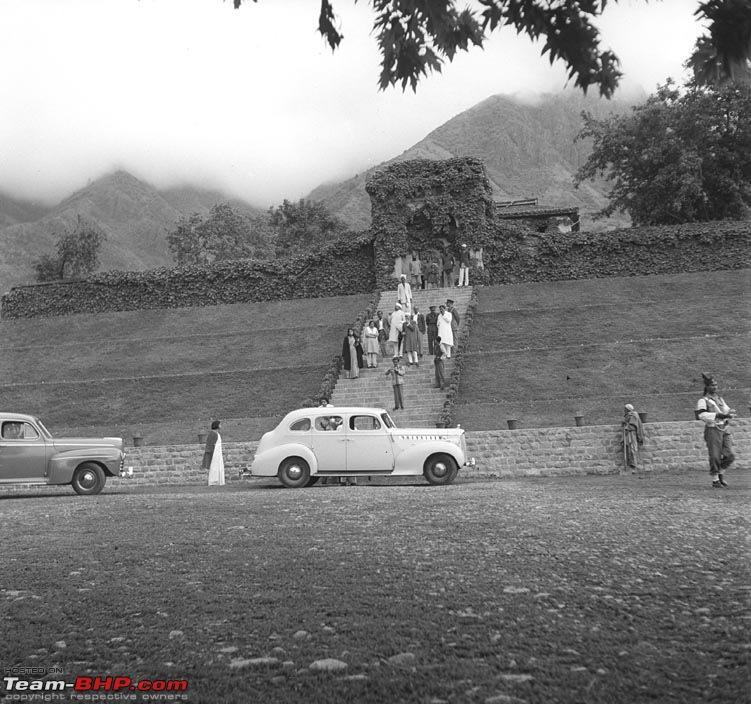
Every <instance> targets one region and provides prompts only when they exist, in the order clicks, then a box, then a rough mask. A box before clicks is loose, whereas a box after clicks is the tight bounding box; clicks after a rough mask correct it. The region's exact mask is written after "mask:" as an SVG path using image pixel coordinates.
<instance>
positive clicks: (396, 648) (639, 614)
mask: <svg viewBox="0 0 751 704" xmlns="http://www.w3.org/2000/svg"><path fill="white" fill-rule="evenodd" d="M749 474H750V473H749V472H737V473H735V474H733V475H732V476H733V479H731V482H733V488H732V489H730V490H727V491H720V492H716V491H713V490H712V489H711V488H710V486H709V485H708V481H707V477H706V476H705V473H704V472H702V473H695V474H691V475H688V474H675V475H661V476H660V478H659V481H658V479H657V478H656V477H655V478H654V479H647V480H644V481H637V480H636V479H634V478H632V477H630V475H629V476H624V477H576V478H557V479H552V478H548V479H535V480H521V481H504V482H494V483H487V482H486V483H462V482H460V483H458V484H456V485H453V486H450V487H438V488H434V487H429V486H425V485H420V486H414V485H413V486H370V487H369V486H367V485H362V484H361V485H360V486H359V487H322V486H317V487H315V488H313V489H310V490H304V491H288V490H285V489H282V488H281V487H277V486H274V485H273V484H272V483H271V482H267V483H263V482H248V483H245V484H242V485H237V484H235V485H234V486H232V487H230V486H227V487H224V488H221V489H220V488H217V489H210V488H206V487H195V488H178V489H175V487H171V488H169V490H168V491H160V490H154V489H151V490H146V491H137V490H135V489H128V488H125V489H122V492H123V493H117V492H118V491H120V490H119V489H118V488H117V485H118V483H117V482H113V483H111V484H108V490H107V493H105V494H103V495H101V496H98V497H91V498H87V499H81V498H79V497H76V496H75V495H73V493H72V492H70V493H68V494H67V495H63V496H54V497H32V496H27V497H24V498H12V497H2V498H0V533H2V535H3V549H4V554H5V555H6V559H5V560H4V563H3V579H2V584H3V589H2V590H0V606H2V607H4V608H5V609H6V613H7V614H8V615H9V618H6V619H4V620H3V622H2V623H3V636H4V637H3V638H2V639H0V662H3V663H4V666H5V667H14V666H25V667H39V666H43V667H51V666H62V667H64V668H67V671H68V672H69V674H68V675H66V676H62V679H65V680H67V681H73V680H74V678H75V677H77V676H84V675H88V676H93V675H98V676H101V677H104V676H106V675H119V676H128V677H131V678H133V680H139V679H157V678H165V679H186V680H187V681H188V683H189V689H188V694H189V701H190V702H196V703H199V702H200V703H202V704H203V703H211V704H214V703H218V702H227V703H229V702H232V703H233V704H235V703H239V702H254V703H255V702H258V703H261V702H263V703H264V704H297V703H299V704H303V703H304V704H344V703H345V702H346V703H349V702H356V703H357V704H384V703H386V702H394V703H396V702H405V703H420V704H429V703H430V702H456V703H459V702H462V703H464V702H466V703H467V704H470V703H475V702H512V703H517V702H528V703H529V704H532V703H533V702H534V703H540V704H543V703H547V702H556V703H558V704H602V703H603V702H607V703H608V704H635V703H637V702H638V703H643V702H659V703H660V704H704V703H706V702H717V703H719V702H740V701H742V700H743V701H747V699H743V697H744V696H746V695H743V692H744V691H746V692H747V693H748V691H749V690H748V686H749V678H748V667H747V666H748V627H747V624H748V618H749V615H750V614H749V601H748V566H747V563H746V561H745V560H744V557H743V555H744V554H745V550H746V543H745V541H746V539H747V536H748V510H747V506H748V501H749V496H750V494H751V476H749ZM656 509H657V510H656ZM30 516H42V517H43V518H44V520H29V517H30ZM51 526H52V527H55V526H57V527H60V526H64V529H62V530H53V531H51V530H50V527H51ZM718 526H721V527H722V529H721V530H717V527H718ZM50 565H54V569H50ZM61 641H62V642H63V643H64V644H63V645H61V644H60V642H61ZM264 658H266V660H264ZM324 658H335V659H337V660H340V661H342V662H343V663H345V664H346V669H345V670H343V671H339V672H333V673H326V672H324V673H317V672H315V671H313V670H312V669H311V668H310V666H311V664H312V663H313V662H315V661H317V660H321V659H324ZM54 678H55V679H58V678H60V677H54ZM100 694H104V693H101V692H100ZM0 697H2V693H1V690H0ZM139 701H140V700H139Z"/></svg>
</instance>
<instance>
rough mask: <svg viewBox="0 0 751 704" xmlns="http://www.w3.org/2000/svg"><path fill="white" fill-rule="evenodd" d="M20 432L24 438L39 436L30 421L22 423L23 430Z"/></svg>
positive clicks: (29, 438)
mask: <svg viewBox="0 0 751 704" xmlns="http://www.w3.org/2000/svg"><path fill="white" fill-rule="evenodd" d="M21 432H22V433H23V437H24V438H25V439H26V440H37V439H38V438H39V433H38V432H37V431H36V428H35V427H34V426H33V425H31V423H24V424H23V430H22V431H21Z"/></svg>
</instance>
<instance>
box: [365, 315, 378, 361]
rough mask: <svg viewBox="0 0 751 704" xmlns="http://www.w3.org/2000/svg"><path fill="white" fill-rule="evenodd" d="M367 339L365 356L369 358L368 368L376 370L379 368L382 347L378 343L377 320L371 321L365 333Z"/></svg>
mask: <svg viewBox="0 0 751 704" xmlns="http://www.w3.org/2000/svg"><path fill="white" fill-rule="evenodd" d="M363 337H364V338H365V354H366V355H367V357H368V368H370V369H375V368H376V367H377V366H378V352H380V349H381V346H380V344H379V343H378V328H377V327H376V322H375V320H371V321H370V322H369V323H368V326H367V327H366V328H365V332H364V333H363Z"/></svg>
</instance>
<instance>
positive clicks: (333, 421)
mask: <svg viewBox="0 0 751 704" xmlns="http://www.w3.org/2000/svg"><path fill="white" fill-rule="evenodd" d="M343 422H344V421H343V420H342V417H341V416H321V417H320V418H316V430H324V431H325V430H334V431H336V430H339V428H341V427H342V423H343Z"/></svg>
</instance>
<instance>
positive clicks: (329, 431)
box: [250, 406, 474, 488]
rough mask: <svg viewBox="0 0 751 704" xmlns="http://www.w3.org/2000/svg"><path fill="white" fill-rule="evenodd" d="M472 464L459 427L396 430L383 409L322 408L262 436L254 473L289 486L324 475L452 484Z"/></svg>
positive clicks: (290, 417) (300, 413) (295, 414)
mask: <svg viewBox="0 0 751 704" xmlns="http://www.w3.org/2000/svg"><path fill="white" fill-rule="evenodd" d="M473 464H474V460H473V459H471V458H468V457H467V444H466V440H465V438H464V431H463V430H462V429H461V428H397V427H396V424H395V423H394V421H393V420H392V418H391V416H390V415H389V414H388V413H387V411H386V410H385V409H383V408H359V407H352V406H347V407H342V406H340V407H333V406H320V407H317V408H301V409H298V410H296V411H292V412H291V413H288V414H287V415H286V416H285V417H284V418H283V419H282V421H281V422H280V423H279V425H278V426H277V427H276V428H275V429H274V430H271V431H269V432H268V433H266V434H264V436H263V437H262V438H261V441H260V442H259V444H258V448H257V450H256V454H255V458H254V460H253V464H252V465H251V468H250V475H251V476H253V477H277V478H278V479H279V481H280V482H281V483H282V484H283V485H284V486H286V487H290V488H300V487H305V486H312V485H313V484H315V483H316V482H317V481H318V480H319V479H320V478H321V477H367V476H393V477H396V476H410V475H412V476H415V475H417V476H419V475H422V476H423V477H425V479H426V481H427V482H428V483H430V484H451V482H453V481H454V479H455V478H456V475H457V474H458V472H459V468H460V467H462V466H464V465H473Z"/></svg>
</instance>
